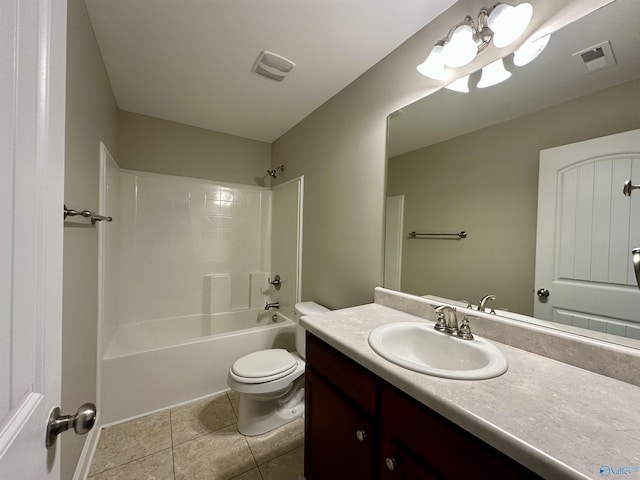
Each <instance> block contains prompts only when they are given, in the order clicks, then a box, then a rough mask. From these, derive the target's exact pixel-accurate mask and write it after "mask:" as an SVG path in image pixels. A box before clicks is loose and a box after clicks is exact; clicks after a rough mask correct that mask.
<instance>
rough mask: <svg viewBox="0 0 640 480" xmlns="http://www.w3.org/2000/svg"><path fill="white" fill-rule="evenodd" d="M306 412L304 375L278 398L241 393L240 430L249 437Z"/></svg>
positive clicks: (290, 420) (279, 425)
mask: <svg viewBox="0 0 640 480" xmlns="http://www.w3.org/2000/svg"><path fill="white" fill-rule="evenodd" d="M303 413H304V377H303V376H302V377H300V378H298V379H296V380H295V381H294V382H293V384H292V388H291V390H289V392H287V393H286V394H285V395H284V396H282V397H280V398H276V399H264V398H259V397H255V396H253V395H245V394H240V411H239V412H238V431H239V432H240V433H241V434H243V435H246V436H248V437H253V436H256V435H262V434H263V433H267V432H270V431H271V430H274V429H276V428H278V427H281V426H283V425H286V424H287V423H289V422H292V421H293V420H295V419H296V418H298V417H300V416H301V415H302V414H303Z"/></svg>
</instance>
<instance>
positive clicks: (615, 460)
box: [300, 303, 640, 479]
mask: <svg viewBox="0 0 640 480" xmlns="http://www.w3.org/2000/svg"><path fill="white" fill-rule="evenodd" d="M401 321H405V322H406V321H416V322H428V320H425V319H423V318H421V317H418V316H414V315H411V314H408V313H404V312H402V311H399V310H395V309H393V308H389V307H386V306H383V305H380V304H376V303H373V304H368V305H363V306H359V307H353V308H346V309H343V310H337V311H334V312H330V313H326V314H317V315H311V316H307V317H303V318H302V319H301V321H300V323H301V325H302V326H304V327H305V328H306V329H307V331H308V332H311V333H312V334H314V335H315V336H317V337H318V338H320V339H321V340H324V341H325V342H327V343H328V344H329V345H331V346H333V347H334V348H336V349H337V350H339V351H341V352H342V353H344V354H345V355H347V356H349V357H351V358H352V359H353V360H355V361H356V362H358V363H359V364H360V365H362V366H363V367H365V368H367V369H368V370H370V371H371V372H373V373H375V374H376V375H378V376H379V377H381V378H383V379H384V380H386V381H388V382H389V383H391V384H392V385H394V386H395V387H397V388H398V389H400V390H402V391H403V392H405V393H407V394H408V395H410V396H412V397H413V398H415V399H416V400H418V401H419V402H421V403H422V404H424V405H426V406H427V407H429V408H431V409H432V410H434V411H436V412H438V413H440V414H441V415H443V416H444V417H446V418H448V419H449V420H451V421H452V422H454V423H456V424H458V425H459V426H460V427H462V428H464V429H465V430H467V431H469V432H470V433H472V434H474V435H475V436H477V437H478V438H480V439H482V440H484V441H485V442H487V443H488V444H490V445H492V446H493V447H495V448H497V449H498V450H500V451H502V452H504V453H505V454H507V455H509V456H510V457H511V458H513V459H514V460H516V461H518V462H520V463H521V464H522V465H524V466H526V467H528V468H529V469H531V470H533V471H534V472H536V473H538V474H539V475H541V476H542V477H544V478H581V479H584V478H603V477H604V476H606V475H604V474H607V473H609V476H612V477H614V478H615V477H619V476H620V475H623V476H630V477H631V478H635V477H638V478H640V388H639V387H636V386H634V385H631V384H629V383H625V382H622V381H620V380H615V379H612V378H609V377H605V376H603V375H600V374H597V373H593V372H590V371H587V370H583V369H581V368H577V367H574V366H571V365H568V364H565V363H561V362H558V361H556V360H552V359H549V358H546V357H542V356H540V355H537V354H534V353H529V352H526V351H524V350H520V349H517V348H513V347H510V346H508V345H504V344H501V343H497V342H492V343H493V344H494V345H496V346H497V347H498V348H499V349H500V350H501V351H502V352H503V353H504V355H505V357H506V358H507V361H508V362H509V369H508V370H507V372H506V373H505V374H504V375H502V376H500V377H497V378H493V379H489V380H470V381H464V380H450V379H443V378H437V377H432V376H428V375H423V374H420V373H416V372H413V371H410V370H406V369H404V368H401V367H398V366H396V365H394V364H392V363H391V362H388V361H387V360H385V359H383V358H382V357H380V356H378V354H376V353H375V352H374V351H373V350H372V349H371V347H370V346H369V344H368V340H367V339H368V335H369V332H371V330H373V329H374V328H375V327H377V326H379V325H382V324H385V323H390V322H401ZM461 341H462V340H461ZM447 448H448V447H447ZM601 468H604V469H605V470H604V471H603V472H602V473H603V475H601V473H600V472H601ZM607 468H609V469H610V470H608V471H607ZM625 468H626V469H628V470H617V469H625Z"/></svg>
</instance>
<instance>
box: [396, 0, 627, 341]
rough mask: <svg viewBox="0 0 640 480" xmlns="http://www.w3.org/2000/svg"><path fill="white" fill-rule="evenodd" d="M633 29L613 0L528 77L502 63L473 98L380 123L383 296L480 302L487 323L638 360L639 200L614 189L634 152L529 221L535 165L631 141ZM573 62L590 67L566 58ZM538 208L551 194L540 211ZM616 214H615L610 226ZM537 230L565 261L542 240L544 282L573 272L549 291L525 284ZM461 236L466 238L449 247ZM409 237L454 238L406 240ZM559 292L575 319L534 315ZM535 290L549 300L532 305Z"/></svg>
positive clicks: (561, 37) (553, 42)
mask: <svg viewBox="0 0 640 480" xmlns="http://www.w3.org/2000/svg"><path fill="white" fill-rule="evenodd" d="M638 25H640V3H639V2H638V1H637V0H616V1H614V2H612V3H610V4H608V5H607V6H605V7H603V8H601V9H599V10H597V11H595V12H593V13H591V14H589V15H587V16H585V17H583V18H581V19H579V20H577V21H576V22H574V23H572V24H570V25H567V26H566V27H564V28H562V29H561V30H559V31H557V32H554V33H552V34H551V37H550V40H549V43H548V45H547V46H546V48H545V49H544V50H543V51H542V53H541V54H540V55H539V56H538V57H537V58H535V59H534V60H533V61H532V62H531V63H529V64H527V65H524V66H520V67H518V66H515V64H514V59H513V54H510V55H508V56H507V57H505V58H504V59H503V60H504V64H505V66H506V68H507V70H509V71H510V72H511V77H510V78H509V79H507V80H506V81H504V82H502V83H500V84H497V85H494V86H492V87H488V88H482V89H480V88H478V87H477V83H478V81H479V76H480V72H476V73H474V74H471V76H470V78H469V81H468V84H469V90H470V91H469V92H468V93H462V92H458V91H452V90H449V89H446V88H443V89H441V90H439V91H437V92H435V93H433V94H432V95H430V96H428V97H425V98H423V99H421V100H419V101H417V102H415V103H413V104H411V105H408V106H406V107H404V108H402V109H401V110H399V111H398V112H395V113H394V114H392V115H391V116H390V118H389V140H388V170H387V217H386V218H387V228H386V242H385V245H386V248H385V281H384V283H385V286H387V287H388V288H393V289H399V290H401V291H404V292H406V293H411V294H415V295H433V296H439V297H444V298H448V299H454V300H456V299H465V300H467V301H469V302H470V303H472V304H477V303H478V301H479V299H480V298H481V297H483V296H484V295H487V294H494V295H496V297H497V299H496V300H495V301H493V302H492V305H491V306H492V307H494V308H495V309H496V312H497V314H499V315H500V314H504V315H507V316H511V317H512V318H518V319H523V320H527V317H525V316H533V315H534V311H535V312H536V317H537V318H539V319H541V320H542V322H540V323H543V324H545V325H548V326H551V327H553V328H564V329H567V330H571V331H574V332H579V333H581V334H585V335H589V336H593V337H598V338H602V339H605V340H608V341H614V342H616V343H622V344H627V345H631V346H635V347H638V348H640V291H639V290H638V287H637V285H636V282H635V277H634V273H633V269H632V263H631V254H630V250H631V248H633V247H640V193H637V194H636V195H635V197H634V196H633V195H632V196H631V197H625V196H623V194H622V186H623V182H624V180H623V178H624V179H626V178H627V177H628V178H630V179H633V180H634V183H640V154H637V152H640V141H637V142H635V143H634V141H632V144H634V145H635V146H634V148H635V153H634V152H631V153H630V152H625V155H617V156H616V155H613V156H612V155H609V156H607V155H605V157H606V160H607V162H608V163H607V162H601V161H600V160H598V162H599V163H598V162H595V163H594V162H593V161H590V163H589V162H587V163H589V165H588V166H586V167H584V168H582V167H580V169H578V168H576V169H574V172H573V177H571V175H569V174H568V173H567V174H566V175H565V173H563V175H565V176H564V177H562V178H565V180H563V182H565V183H563V184H562V193H563V195H564V197H562V198H560V197H558V200H557V202H556V203H553V204H552V206H551V207H550V208H548V209H547V208H546V207H545V208H543V209H540V211H538V210H539V209H538V200H539V195H538V189H539V185H538V181H539V165H540V156H541V153H540V152H541V151H546V152H549V151H555V150H549V149H555V148H556V147H560V148H562V147H561V146H565V145H569V144H577V142H582V144H584V145H585V147H584V148H586V149H587V150H588V152H591V151H592V150H593V149H592V148H591V144H589V143H586V144H585V143H584V142H586V141H588V140H591V139H602V138H603V137H607V138H608V137H609V136H611V135H614V134H619V133H621V132H629V131H633V130H638V129H640V108H639V107H638V105H640V31H639V30H638V28H637V26H638ZM585 51H586V52H592V53H590V54H588V55H584V56H583V55H581V54H580V53H581V52H585ZM594 59H597V60H598V61H597V63H592V61H593V60H594ZM416 74H417V73H416ZM612 138H613V137H612ZM625 148H626V147H625ZM594 151H595V150H594ZM560 152H561V154H562V155H564V153H562V152H563V150H560ZM636 154H637V155H636ZM590 155H591V153H587V157H588V158H590ZM621 156H623V157H624V159H623V160H624V162H623V163H624V165H623V166H622V167H620V166H619V163H616V162H617V161H618V160H619V158H618V157H621ZM614 157H615V158H614ZM569 163H571V162H569ZM605 163H607V165H605ZM562 168H565V170H567V169H568V167H562ZM585 172H586V173H585ZM588 172H591V174H590V176H589V175H587V173H588ZM602 172H604V174H602ZM570 177H571V178H573V179H574V180H573V185H574V190H570V189H569V185H570V184H571V183H572V182H571V181H570ZM554 178H556V177H554ZM557 178H560V177H557ZM601 184H607V185H608V186H605V187H602V186H601ZM576 185H577V186H576ZM556 187H557V185H556ZM557 188H560V187H557ZM603 188H604V190H606V191H605V192H604V193H603V192H602V190H603ZM543 191H544V192H546V190H543ZM558 191H560V190H558ZM549 195H553V196H554V198H555V195H559V194H558V193H557V192H556V191H553V192H551V193H544V194H542V195H541V196H540V197H541V198H547V197H548V196H549ZM605 197H606V198H605ZM567 198H569V200H567ZM554 202H555V200H554ZM563 202H564V203H563ZM571 202H573V203H571ZM585 205H588V207H589V208H585ZM614 207H615V208H614ZM618 207H619V208H620V209H622V210H623V212H622V213H619V212H618V213H615V214H614V213H612V212H614V210H615V211H618V210H616V209H618ZM571 212H573V213H574V215H575V218H574V219H573V220H572V219H571V218H572V217H570V216H569V214H570V213H571ZM598 212H600V213H598ZM602 212H605V213H604V214H601V213H602ZM602 215H604V216H602ZM559 216H562V218H563V219H564V224H563V225H565V226H564V227H558V218H559ZM587 217H589V218H587ZM540 219H542V221H547V220H548V221H549V222H551V224H552V225H554V226H556V227H557V228H559V229H562V228H564V229H565V230H567V228H569V227H567V225H570V226H571V229H573V230H572V232H573V233H572V235H573V240H572V242H573V243H572V244H571V246H570V247H568V246H567V245H566V244H567V235H566V234H564V233H563V234H562V235H560V234H559V233H557V232H556V233H555V234H554V235H555V236H554V238H555V239H560V238H561V240H557V242H556V244H554V245H555V246H553V247H552V248H551V249H550V251H549V252H546V253H544V254H540V252H538V258H539V259H542V258H550V259H552V260H553V261H554V262H555V263H554V265H556V266H555V267H553V268H555V269H556V270H557V269H565V270H566V268H568V267H567V265H569V266H570V268H573V269H574V270H575V271H572V272H569V273H568V274H566V275H565V274H564V273H563V272H564V271H563V272H560V279H559V281H554V282H553V283H554V285H539V284H538V280H536V269H537V268H538V267H536V237H537V235H538V234H539V233H537V225H538V222H539V220H540ZM603 219H606V220H603ZM604 223H607V225H604ZM614 223H617V224H620V225H619V228H618V227H616V228H614V227H613V226H612V225H613V224H614ZM585 225H586V227H585ZM585 229H586V230H588V232H587V231H586V230H585ZM462 231H464V232H465V233H466V238H460V237H458V236H457V235H455V234H457V233H459V232H462ZM410 232H417V233H426V234H454V235H452V236H440V235H435V236H434V235H425V236H422V237H420V236H419V237H418V238H412V237H411V236H410V235H409V234H410ZM602 232H605V233H602ZM554 241H555V240H554ZM563 242H564V243H563ZM538 243H541V242H538ZM635 243H637V245H636V244H635ZM614 244H615V245H614ZM580 251H584V252H586V253H584V252H583V253H580ZM616 255H617V256H618V257H620V258H615V257H616ZM621 256H623V257H624V258H622V257H621ZM585 259H586V260H585ZM585 262H586V263H585ZM582 263H585V266H584V268H582V267H580V265H582ZM558 265H561V266H558ZM580 268H582V270H585V269H586V273H584V272H582V273H581V272H578V270H580ZM598 269H600V270H603V269H604V271H605V273H604V274H603V275H604V277H602V276H598V275H599V274H598V273H597V270H598ZM616 269H617V270H616ZM614 270H616V271H617V274H614V273H612V272H613V271H614ZM616 275H617V277H616ZM613 277H616V278H613ZM556 280H557V279H556ZM565 284H566V285H582V286H586V287H587V289H586V291H583V293H580V294H570V295H573V297H575V298H574V300H575V301H576V302H577V306H576V305H574V306H573V307H571V309H567V308H565V307H563V306H562V305H560V306H559V307H557V308H556V307H554V308H552V309H550V312H551V313H548V314H544V315H543V314H539V313H537V312H538V311H539V307H542V306H544V305H545V304H546V303H547V302H549V300H550V298H553V299H554V300H555V299H556V298H557V296H558V295H559V292H560V290H561V287H562V286H563V285H565ZM558 285H560V287H559V286H558ZM552 286H553V288H551V287H552ZM592 287H593V288H595V287H598V288H603V289H605V290H606V289H609V290H615V291H616V292H619V294H620V295H621V296H623V297H624V298H625V302H626V307H625V308H626V312H624V313H618V312H616V311H615V307H616V305H615V304H616V303H620V302H617V301H614V302H612V304H610V305H606V306H604V307H603V306H602V305H601V304H602V302H600V301H599V300H598V301H596V300H595V299H596V297H595V296H594V295H591V294H590V292H591V291H590V290H589V288H592ZM541 288H548V289H549V292H550V296H549V297H546V298H545V297H544V296H542V297H540V296H538V295H537V293H536V291H537V290H540V289H541ZM585 292H586V293H585ZM543 293H544V292H543ZM598 298H599V297H598ZM574 303H575V302H574ZM610 303H611V302H610ZM590 304H596V310H597V309H600V311H599V312H596V313H593V312H592V311H591V309H592V306H593V305H591V306H589V305H590ZM603 310H604V311H603ZM512 312H513V313H512ZM516 313H518V314H522V315H517V314H516ZM541 317H542V318H541ZM603 317H605V320H604V321H603ZM531 321H535V320H533V319H531Z"/></svg>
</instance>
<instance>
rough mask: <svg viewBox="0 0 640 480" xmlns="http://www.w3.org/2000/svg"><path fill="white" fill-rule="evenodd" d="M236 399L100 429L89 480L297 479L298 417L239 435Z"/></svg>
mask: <svg viewBox="0 0 640 480" xmlns="http://www.w3.org/2000/svg"><path fill="white" fill-rule="evenodd" d="M238 403H239V397H238V394H237V393H235V392H228V393H226V394H222V395H220V396H216V397H213V398H207V399H205V400H201V401H198V402H194V403H190V404H188V405H185V406H182V407H178V408H174V409H172V410H169V411H166V412H161V413H156V414H153V415H149V416H146V417H142V418H139V419H137V420H132V421H130V422H127V423H122V424H119V425H115V426H113V427H108V428H105V429H104V430H103V431H102V434H101V435H100V442H99V443H98V447H97V449H96V452H95V455H94V457H93V462H92V464H91V470H90V471H89V480H129V479H135V480H144V479H154V480H200V479H207V480H217V479H235V480H303V479H304V476H303V448H302V443H303V436H304V421H303V419H302V418H298V419H297V420H295V421H293V422H291V423H289V424H287V425H285V426H283V427H281V428H279V429H277V430H274V431H271V432H268V433H265V434H264V435H259V436H257V437H245V436H243V435H241V434H240V433H238V430H237V428H236V423H237V418H238V417H237V412H238Z"/></svg>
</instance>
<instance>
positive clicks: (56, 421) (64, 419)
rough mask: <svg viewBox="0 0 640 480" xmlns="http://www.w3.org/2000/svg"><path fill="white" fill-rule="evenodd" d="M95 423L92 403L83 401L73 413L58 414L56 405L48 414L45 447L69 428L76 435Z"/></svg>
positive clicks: (94, 408) (89, 428)
mask: <svg viewBox="0 0 640 480" xmlns="http://www.w3.org/2000/svg"><path fill="white" fill-rule="evenodd" d="M95 423H96V406H95V405H94V404H93V403H85V404H84V405H81V406H80V408H78V411H77V412H76V414H75V415H60V407H56V408H54V409H53V410H52V411H51V414H50V415H49V421H48V423H47V437H46V442H45V444H46V446H47V448H50V447H53V446H54V445H55V444H56V439H57V438H58V435H60V434H61V433H62V432H66V431H67V430H69V429H70V428H73V431H74V432H76V433H77V434H78V435H84V434H85V433H87V432H88V431H89V430H91V429H92V428H93V425H95Z"/></svg>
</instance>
